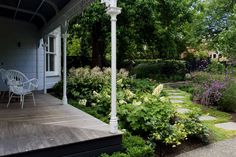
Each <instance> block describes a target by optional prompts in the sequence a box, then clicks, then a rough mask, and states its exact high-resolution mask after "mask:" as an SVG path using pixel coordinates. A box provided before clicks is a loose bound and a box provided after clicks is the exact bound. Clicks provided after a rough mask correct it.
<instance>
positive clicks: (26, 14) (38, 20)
mask: <svg viewBox="0 0 236 157" xmlns="http://www.w3.org/2000/svg"><path fill="white" fill-rule="evenodd" d="M93 1H94V0H0V16H2V17H7V18H10V19H13V20H21V21H25V22H28V23H32V24H34V25H36V26H37V28H38V29H40V30H43V31H44V29H45V28H46V27H48V26H49V25H55V24H53V23H54V22H55V23H57V25H58V24H59V22H57V18H58V17H60V19H61V18H62V17H63V19H61V21H63V20H65V19H68V18H72V17H73V16H75V15H76V14H80V13H81V12H82V11H83V9H84V8H85V7H86V6H87V5H88V4H90V3H92V2H93ZM50 27H51V26H50ZM55 27H56V26H55ZM44 32H45V31H44Z"/></svg>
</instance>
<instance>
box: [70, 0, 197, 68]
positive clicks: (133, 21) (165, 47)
mask: <svg viewBox="0 0 236 157" xmlns="http://www.w3.org/2000/svg"><path fill="white" fill-rule="evenodd" d="M118 2H119V4H118V5H119V6H120V7H121V8H122V14H121V15H119V16H118V27H117V28H118V30H117V38H118V40H117V41H118V64H119V63H122V61H123V60H124V59H136V58H177V57H178V56H179V53H181V52H182V51H183V50H184V49H185V48H186V41H187V40H186V37H185V32H186V31H185V28H186V24H187V23H190V22H191V21H192V11H191V9H190V7H191V6H192V5H193V3H194V0H174V1H173V0H119V1H118ZM75 26H77V27H75ZM69 32H70V34H72V37H73V36H77V37H79V38H80V47H81V48H80V49H81V50H80V51H81V53H82V52H86V54H87V56H88V57H91V58H92V66H97V65H98V66H103V65H104V63H105V61H104V59H105V57H107V56H108V58H109V54H110V18H109V16H108V15H106V13H105V7H104V5H102V4H100V2H99V1H96V2H95V3H94V4H93V5H92V6H91V7H89V8H88V9H86V10H85V11H84V13H83V14H82V15H80V16H78V17H76V18H75V19H74V20H72V22H71V24H70V31H69ZM72 37H71V39H72Z"/></svg>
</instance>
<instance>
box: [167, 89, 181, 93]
mask: <svg viewBox="0 0 236 157" xmlns="http://www.w3.org/2000/svg"><path fill="white" fill-rule="evenodd" d="M165 91H166V92H168V93H177V92H178V93H180V91H179V90H165Z"/></svg>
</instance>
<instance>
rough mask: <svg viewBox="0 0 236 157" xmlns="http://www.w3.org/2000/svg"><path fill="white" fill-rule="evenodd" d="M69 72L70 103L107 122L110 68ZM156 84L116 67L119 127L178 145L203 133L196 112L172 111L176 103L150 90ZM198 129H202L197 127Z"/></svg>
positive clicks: (161, 141)
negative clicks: (133, 76) (130, 75)
mask: <svg viewBox="0 0 236 157" xmlns="http://www.w3.org/2000/svg"><path fill="white" fill-rule="evenodd" d="M69 76H70V77H69V82H68V85H70V86H69V90H68V91H69V93H70V94H69V93H68V97H69V99H70V103H71V104H72V105H74V106H76V107H79V108H81V109H83V110H85V111H87V112H88V113H90V114H92V115H94V116H96V117H97V118H100V119H101V120H103V121H105V122H108V120H109V116H110V102H111V97H110V95H111V89H110V69H100V68H94V69H88V68H84V69H83V68H79V69H73V70H71V71H70V74H69ZM155 86H156V83H155V82H153V81H150V80H136V79H133V78H130V77H128V73H127V72H126V71H124V70H120V71H119V73H118V80H117V87H118V90H117V98H118V105H117V110H118V116H119V119H120V122H119V124H120V125H119V127H120V128H121V129H126V130H127V131H129V132H131V134H133V135H138V136H142V137H144V138H146V139H152V140H153V141H154V142H160V143H162V144H166V145H179V144H181V142H182V141H183V140H185V138H187V137H188V136H193V135H196V136H197V135H202V137H206V136H205V135H206V134H207V132H206V129H205V128H204V127H203V126H201V125H200V122H199V121H197V119H196V118H193V117H195V116H184V117H181V116H180V115H178V114H177V113H176V112H175V107H174V106H173V105H172V104H171V103H170V102H169V100H168V98H166V97H165V93H164V92H161V93H160V94H158V95H159V96H157V95H155V94H152V93H155V92H153V91H155V89H158V88H157V87H155ZM82 87H83V88H82ZM56 90H58V86H57V89H56ZM196 114H197V113H193V115H196ZM191 121H192V123H191V124H189V123H188V122H191ZM187 123H188V124H187ZM195 125H197V127H196V126H195ZM199 129H200V130H202V132H200V131H198V130H199Z"/></svg>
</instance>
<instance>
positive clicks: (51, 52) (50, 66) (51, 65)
mask: <svg viewBox="0 0 236 157" xmlns="http://www.w3.org/2000/svg"><path fill="white" fill-rule="evenodd" d="M55 60H56V48H55V37H53V36H49V37H48V46H47V48H46V72H47V73H48V74H53V73H55Z"/></svg>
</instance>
